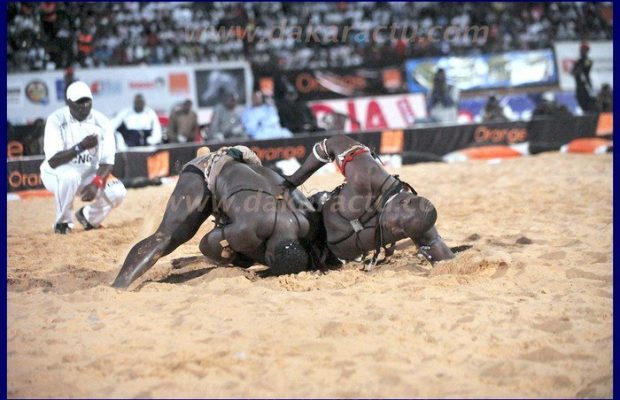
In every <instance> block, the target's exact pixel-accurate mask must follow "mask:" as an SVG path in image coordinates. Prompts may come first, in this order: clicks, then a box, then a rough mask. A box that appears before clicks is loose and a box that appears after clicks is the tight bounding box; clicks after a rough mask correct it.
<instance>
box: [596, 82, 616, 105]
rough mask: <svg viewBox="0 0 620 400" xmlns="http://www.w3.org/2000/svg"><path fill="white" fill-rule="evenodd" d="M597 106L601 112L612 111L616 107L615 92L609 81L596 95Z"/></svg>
mask: <svg viewBox="0 0 620 400" xmlns="http://www.w3.org/2000/svg"><path fill="white" fill-rule="evenodd" d="M596 108H597V109H598V111H600V112H612V111H613V109H614V94H613V92H612V90H611V86H610V85H609V83H605V84H604V85H603V86H602V87H601V91H600V92H598V96H596Z"/></svg>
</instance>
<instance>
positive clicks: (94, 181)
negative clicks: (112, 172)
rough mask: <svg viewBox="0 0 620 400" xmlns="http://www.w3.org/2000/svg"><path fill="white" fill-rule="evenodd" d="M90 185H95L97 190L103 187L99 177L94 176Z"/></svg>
mask: <svg viewBox="0 0 620 400" xmlns="http://www.w3.org/2000/svg"><path fill="white" fill-rule="evenodd" d="M92 183H93V184H95V186H97V187H98V188H99V189H101V188H102V187H103V185H104V182H103V178H101V177H100V176H99V175H95V177H94V178H93V181H92Z"/></svg>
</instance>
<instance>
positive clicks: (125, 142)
mask: <svg viewBox="0 0 620 400" xmlns="http://www.w3.org/2000/svg"><path fill="white" fill-rule="evenodd" d="M112 129H114V130H115V131H117V132H120V136H119V135H116V140H117V142H118V145H117V147H119V150H121V151H122V150H124V149H125V147H132V146H146V145H155V144H159V143H161V137H162V133H161V125H160V123H159V117H158V116H157V114H156V113H155V111H153V109H152V108H150V107H148V106H146V102H145V101H144V96H142V95H141V94H137V95H136V96H135V97H134V100H133V107H127V108H125V109H123V110H121V111H119V112H118V114H117V115H116V116H115V117H114V118H113V119H112Z"/></svg>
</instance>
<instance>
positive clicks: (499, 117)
mask: <svg viewBox="0 0 620 400" xmlns="http://www.w3.org/2000/svg"><path fill="white" fill-rule="evenodd" d="M482 121H483V122H504V121H508V118H507V117H506V115H505V114H504V109H503V108H502V106H501V105H500V104H499V100H497V97H495V96H491V97H489V100H488V101H487V104H486V105H485V106H484V114H483V115H482Z"/></svg>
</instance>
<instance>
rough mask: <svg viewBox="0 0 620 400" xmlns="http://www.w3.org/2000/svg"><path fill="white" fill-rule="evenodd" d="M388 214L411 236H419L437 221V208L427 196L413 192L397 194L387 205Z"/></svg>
mask: <svg viewBox="0 0 620 400" xmlns="http://www.w3.org/2000/svg"><path fill="white" fill-rule="evenodd" d="M386 213H387V214H386V216H388V215H390V216H392V217H393V218H392V221H393V223H394V224H396V225H398V226H399V228H400V229H401V230H402V231H404V232H403V233H405V234H406V235H407V236H409V237H418V236H420V235H422V234H423V233H424V232H426V231H428V230H429V229H431V228H432V227H433V225H435V222H436V221H437V210H436V209H435V207H434V206H433V204H432V203H431V202H430V201H429V200H428V199H426V198H424V197H421V196H417V195H415V194H413V193H411V192H402V193H399V194H397V195H396V196H395V197H394V198H393V199H392V200H391V201H390V203H388V205H387V206H386Z"/></svg>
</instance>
